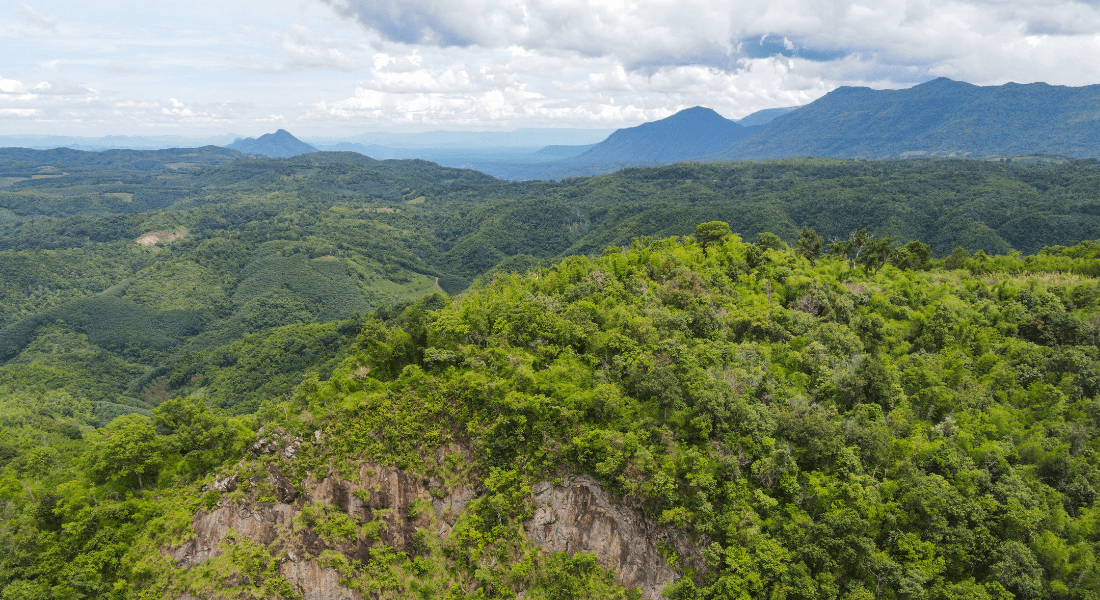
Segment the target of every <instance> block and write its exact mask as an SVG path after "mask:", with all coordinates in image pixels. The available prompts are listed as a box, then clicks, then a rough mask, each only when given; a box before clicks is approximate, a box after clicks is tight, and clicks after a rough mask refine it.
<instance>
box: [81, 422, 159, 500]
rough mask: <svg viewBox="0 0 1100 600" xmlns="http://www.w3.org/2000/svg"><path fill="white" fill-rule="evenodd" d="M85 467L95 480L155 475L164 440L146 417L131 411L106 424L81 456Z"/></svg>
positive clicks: (141, 486)
mask: <svg viewBox="0 0 1100 600" xmlns="http://www.w3.org/2000/svg"><path fill="white" fill-rule="evenodd" d="M84 461H85V466H86V467H87V469H88V472H89V474H90V475H91V476H92V479H93V480H94V481H96V482H97V483H105V482H108V483H123V484H129V482H130V481H132V479H131V478H133V479H136V480H137V484H138V488H139V489H145V484H144V482H143V480H142V476H143V475H156V473H157V471H158V470H159V469H160V466H161V465H162V464H163V463H164V443H163V441H162V440H161V438H160V437H159V436H157V431H156V428H155V427H154V426H153V421H152V419H150V418H149V417H146V416H143V415H139V414H135V413H131V414H128V415H122V416H121V417H118V418H117V419H115V420H114V421H111V424H110V425H108V426H107V427H106V428H105V429H104V430H103V431H102V432H101V433H100V435H99V438H98V439H97V440H95V442H94V445H93V447H92V448H91V449H90V450H88V452H87V453H86V454H85V455H84Z"/></svg>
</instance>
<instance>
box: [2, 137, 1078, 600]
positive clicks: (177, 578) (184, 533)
mask: <svg viewBox="0 0 1100 600" xmlns="http://www.w3.org/2000/svg"><path fill="white" fill-rule="evenodd" d="M127 160H129V159H127ZM164 160H165V161H167V160H171V161H175V160H176V158H175V157H166V158H165V159H164ZM169 164H173V165H174V164H175V162H172V163H166V162H163V161H162V162H161V163H155V162H154V163H141V168H129V167H125V166H123V165H115V166H109V167H104V166H98V165H94V164H84V165H64V164H57V165H41V164H37V163H34V162H33V161H30V160H26V159H25V157H24V161H23V163H20V164H15V163H11V164H8V165H7V166H4V167H3V168H4V169H7V170H6V171H4V173H5V177H6V179H4V180H2V185H3V187H2V188H0V248H2V249H0V272H2V274H3V279H2V280H0V283H2V287H0V548H3V549H4V550H3V552H0V598H3V599H5V600H7V599H8V598H102V597H112V596H113V597H119V598H124V597H125V598H129V597H147V598H161V597H163V598H176V597H178V596H179V595H181V594H183V593H185V592H186V593H190V594H192V595H195V596H199V597H212V596H214V595H216V594H219V593H220V594H224V595H225V596H226V597H230V596H232V597H275V596H276V595H278V596H281V597H284V598H292V597H296V596H295V594H299V593H300V592H299V591H295V590H294V589H292V586H290V584H289V583H288V581H287V579H286V578H285V577H284V576H283V575H282V574H280V573H281V571H279V568H280V567H279V565H280V564H281V562H280V561H282V560H283V559H284V558H285V552H286V548H285V547H283V546H277V545H272V546H268V547H263V546H257V545H256V544H255V543H254V542H249V541H248V540H246V539H236V541H228V542H226V544H227V545H226V546H225V547H224V548H223V553H222V554H221V555H220V556H219V557H217V558H216V559H211V561H212V562H210V563H204V564H206V565H207V567H204V568H197V567H196V568H193V569H188V568H185V567H184V566H181V564H178V563H177V562H175V561H174V560H173V559H172V558H171V557H170V552H169V551H168V550H167V549H171V548H176V547H179V546H180V544H182V543H184V542H186V541H187V540H188V539H191V537H193V536H194V535H195V533H194V531H193V530H192V525H191V523H192V515H193V514H195V513H196V511H210V510H213V509H215V507H221V506H239V507H249V506H256V505H257V504H256V503H261V504H262V503H264V502H275V501H276V500H277V499H278V498H279V497H280V496H279V494H280V493H281V492H279V493H277V490H274V491H273V490H272V489H269V488H268V487H265V486H268V485H269V483H266V482H269V479H267V478H266V477H267V475H265V473H274V472H278V473H280V474H285V477H286V478H287V479H288V481H290V482H291V483H290V485H291V488H292V489H297V490H298V491H299V492H304V491H306V489H307V487H308V483H307V482H309V481H316V480H317V478H318V477H323V476H324V474H325V473H329V474H332V476H334V477H335V476H346V474H347V472H349V471H354V470H355V469H357V468H358V467H357V465H359V464H360V462H362V461H371V462H372V464H379V465H387V466H389V467H393V468H399V469H401V470H403V472H407V473H409V474H410V476H411V477H414V478H424V479H425V480H428V479H431V478H439V479H441V480H442V481H446V482H455V481H463V482H466V484H469V485H470V486H472V489H473V488H476V489H479V490H481V491H480V492H479V495H478V496H477V498H475V499H474V500H471V503H470V504H469V505H468V508H467V510H466V511H464V512H463V513H462V514H461V516H460V517H459V520H458V521H456V522H455V523H454V529H453V531H452V532H451V534H450V535H449V537H446V539H437V538H436V537H433V536H429V535H427V534H425V535H422V536H420V537H417V538H415V539H417V540H419V541H417V542H416V544H419V545H415V546H410V547H401V548H398V547H393V546H390V545H387V542H385V541H384V540H386V539H388V538H386V536H385V535H383V534H380V533H379V530H378V528H379V521H377V520H371V519H370V518H365V517H364V518H361V517H358V516H355V515H349V514H347V513H341V512H339V511H337V512H335V513H334V512H332V509H331V507H327V508H326V506H322V505H320V504H317V505H313V504H310V505H307V506H306V507H303V508H302V511H303V512H302V513H301V519H302V521H301V523H300V524H299V525H300V526H299V525H295V528H294V529H293V531H292V532H288V533H287V535H288V536H289V535H294V536H300V535H307V530H308V532H319V533H316V534H315V535H314V537H317V536H320V537H318V538H317V539H319V540H321V541H320V542H317V543H320V544H322V546H323V548H324V550H323V551H319V554H317V556H315V557H314V558H316V559H317V560H320V561H321V562H322V563H323V564H324V565H328V566H330V567H332V568H335V569H337V571H338V572H339V573H340V575H341V581H342V582H343V583H344V585H346V586H347V587H348V588H349V589H353V590H356V591H358V592H360V593H364V594H375V595H376V596H377V597H426V598H429V597H448V595H450V597H468V596H469V597H515V596H516V595H517V594H518V593H520V592H521V591H522V592H525V593H526V596H525V597H527V598H557V597H566V596H568V595H569V594H572V595H574V596H578V597H579V596H591V597H636V594H637V592H636V591H632V590H628V589H624V588H623V586H622V585H621V583H620V582H619V580H617V579H615V576H614V574H613V573H610V572H608V571H607V570H606V569H605V568H604V567H603V566H601V565H602V564H603V563H600V562H599V561H597V560H596V558H594V557H591V556H589V555H585V554H577V555H575V556H572V557H570V556H565V555H560V554H552V553H551V554H546V553H540V552H539V551H537V549H535V548H534V547H533V546H532V542H531V541H530V540H529V539H527V538H526V537H525V536H524V535H523V523H524V521H525V519H527V518H528V517H529V516H530V514H531V511H532V506H531V496H530V490H531V486H532V485H533V484H535V483H537V482H540V481H554V480H555V479H558V478H561V477H563V476H565V475H566V474H570V473H574V474H584V475H587V476H590V477H592V478H594V479H595V480H596V481H598V482H599V483H600V484H601V485H602V486H603V487H604V488H606V489H607V490H608V491H609V492H610V493H612V494H613V495H614V496H615V497H617V498H620V499H621V500H622V501H623V502H626V503H629V504H632V505H637V506H640V507H642V508H644V510H645V512H646V513H648V514H650V515H652V516H653V519H654V521H655V523H656V524H657V525H659V526H660V527H665V528H669V529H671V530H674V531H677V532H679V534H680V535H682V536H685V538H686V539H689V540H691V542H692V543H691V544H690V547H689V549H686V550H685V549H684V548H673V547H671V546H668V547H665V548H664V552H665V558H666V559H667V561H668V562H669V564H670V565H672V566H673V567H674V568H675V569H676V570H677V572H678V573H679V574H680V575H681V578H680V580H679V582H678V583H676V584H674V585H673V586H672V587H671V588H669V590H668V594H669V595H670V596H671V597H674V598H685V599H686V598H759V597H769V598H791V599H795V598H852V599H855V598H899V599H900V598H928V599H948V598H1011V597H1016V598H1081V599H1085V598H1096V597H1098V595H1100V573H1098V572H1097V563H1096V554H1095V552H1096V551H1095V544H1096V543H1097V542H1100V528H1098V526H1097V523H1098V522H1100V521H1098V520H1097V516H1098V515H1100V513H1097V512H1096V511H1097V510H1100V509H1098V508H1097V507H1096V506H1095V503H1096V489H1098V487H1100V465H1098V464H1097V459H1096V457H1095V456H1096V450H1097V447H1096V446H1097V443H1098V442H1097V432H1098V431H1100V429H1098V428H1100V396H1098V394H1100V375H1098V374H1100V370H1098V367H1100V350H1098V349H1097V344H1098V340H1100V285H1098V284H1097V280H1096V277H1097V275H1098V274H1100V244H1098V243H1097V242H1094V241H1088V240H1096V239H1100V220H1098V219H1100V198H1097V196H1096V194H1097V191H1096V190H1100V186H1098V185H1097V183H1098V182H1097V176H1098V174H1100V170H1098V169H1097V164H1096V163H1095V162H1094V161H1068V162H1067V161H1058V160H1045V159H1033V160H1021V161H1018V162H1013V163H1005V162H978V161H958V160H922V161H898V162H856V161H834V160H792V161H778V162H769V163H707V164H701V163H683V164H677V165H672V166H668V167H660V168H644V169H629V170H625V171H622V172H620V173H616V174H613V175H607V176H601V177H595V178H588V179H573V180H566V181H563V182H557V183H554V182H527V183H505V182H501V181H498V180H495V179H492V178H490V177H487V176H484V175H482V174H480V173H476V172H472V171H463V170H456V169H444V168H441V167H438V166H436V165H433V164H431V163H426V162H422V161H373V160H371V159H367V158H364V157H360V156H356V155H352V154H346V155H345V154H337V153H324V154H314V155H305V156H301V157H297V158H294V159H283V160H274V159H273V160H239V161H235V162H231V163H228V164H224V165H220V166H211V167H205V168H193V167H179V166H178V165H176V166H167V165H169ZM35 175H48V176H40V177H38V178H35ZM734 232H737V233H739V234H740V235H737V234H735V233H734ZM272 431H279V432H281V433H280V435H285V436H287V439H298V440H299V441H298V442H297V443H296V444H297V445H296V446H295V448H297V449H298V450H295V452H294V453H288V452H283V451H280V452H277V453H273V454H271V453H265V452H262V451H257V450H256V448H257V447H262V444H259V445H257V443H258V441H260V442H262V441H263V440H264V439H266V438H265V437H264V436H265V435H271V434H270V432H272ZM264 432H268V433H266V434H265V433H264ZM231 474H235V475H234V476H235V477H237V478H238V479H237V480H239V481H240V482H241V484H240V485H238V486H236V488H235V489H234V490H231V491H225V492H222V491H218V488H214V487H212V486H213V482H214V481H215V479H217V480H219V481H224V478H225V477H228V476H230V475H231ZM311 478H312V479H311ZM448 485H450V484H448ZM456 485H457V484H456ZM226 489H227V490H228V488H226ZM407 510H409V511H411V512H409V513H408V514H409V515H410V516H409V519H413V518H414V517H413V516H412V515H413V512H416V514H422V512H423V510H427V509H424V508H423V507H420V508H416V509H415V510H414V509H413V508H411V507H407ZM311 511H312V512H311ZM296 523H298V522H297V521H296ZM372 523H373V525H372ZM418 535H419V534H418ZM311 539H312V538H311ZM410 543H411V542H410ZM351 546H355V547H356V548H361V549H364V550H363V552H361V553H358V554H357V553H354V552H350V551H348V550H347V549H348V548H350V547H351ZM280 548H282V549H280ZM692 549H694V550H692ZM280 552H282V553H283V554H280ZM223 590H229V591H223Z"/></svg>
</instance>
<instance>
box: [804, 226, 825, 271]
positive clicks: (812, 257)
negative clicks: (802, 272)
mask: <svg viewBox="0 0 1100 600" xmlns="http://www.w3.org/2000/svg"><path fill="white" fill-rule="evenodd" d="M824 243H825V240H824V239H822V237H821V236H820V235H818V234H817V232H816V231H814V230H813V229H810V228H809V227H803V228H802V231H801V232H799V234H798V255H799V256H804V257H806V258H807V259H808V260H809V261H810V264H811V265H813V266H816V265H817V262H816V260H817V257H818V256H820V255H821V246H822V245H823V244H824Z"/></svg>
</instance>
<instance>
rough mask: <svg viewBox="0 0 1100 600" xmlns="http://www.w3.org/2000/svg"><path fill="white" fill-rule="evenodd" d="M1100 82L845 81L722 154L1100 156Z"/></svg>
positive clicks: (724, 156) (764, 156)
mask: <svg viewBox="0 0 1100 600" xmlns="http://www.w3.org/2000/svg"><path fill="white" fill-rule="evenodd" d="M1098 139H1100V86H1097V85H1092V86H1084V87H1065V86H1052V85H1047V84H1045V83H1032V84H1027V85H1020V84H1015V83H1008V84H1005V85H1001V86H987V87H979V86H974V85H971V84H968V83H964V82H960V81H952V80H950V79H946V78H940V79H935V80H933V81H929V82H927V83H923V84H920V85H917V86H914V87H912V88H908V89H903V90H872V89H869V88H858V87H841V88H838V89H836V90H834V91H832V92H830V93H828V94H826V95H825V96H823V97H822V98H819V99H818V100H816V101H814V102H811V103H810V104H807V105H806V106H803V107H801V108H799V109H798V110H796V111H793V112H791V113H789V114H786V115H783V116H782V117H780V118H778V119H776V120H774V121H772V122H771V123H768V124H767V125H764V126H763V127H761V128H760V129H759V130H758V131H757V132H756V133H754V134H753V136H752V137H750V138H748V139H746V140H744V141H742V142H740V143H738V144H736V145H734V146H733V147H731V148H729V149H728V150H725V151H723V152H719V153H716V154H715V155H714V158H717V159H720V160H745V159H753V160H761V159H772V158H787V157H796V156H827V157H836V158H897V157H904V156H921V155H940V156H943V155H950V156H991V155H1000V156H1017V155H1027V154H1039V153H1047V154H1060V155H1065V156H1072V157H1079V158H1085V157H1097V156H1100V143H1098V142H1097V140H1098Z"/></svg>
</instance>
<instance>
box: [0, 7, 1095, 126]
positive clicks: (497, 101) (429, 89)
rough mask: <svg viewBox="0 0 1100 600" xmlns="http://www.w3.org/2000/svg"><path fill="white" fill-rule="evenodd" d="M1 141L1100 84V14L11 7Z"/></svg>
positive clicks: (562, 115)
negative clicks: (933, 82) (867, 90)
mask: <svg viewBox="0 0 1100 600" xmlns="http://www.w3.org/2000/svg"><path fill="white" fill-rule="evenodd" d="M0 45H2V48H3V52H4V55H5V57H6V60H5V62H4V64H3V65H0V136H11V135H18V134H41V135H58V136H82V137H100V136H105V135H130V136H164V135H179V136H183V137H191V138H201V137H215V136H219V135H224V134H227V133H234V134H237V135H239V136H242V137H256V136H258V135H262V134H263V133H270V132H272V131H275V130H277V129H279V128H284V129H287V130H288V131H291V132H292V133H293V134H294V135H296V136H298V137H301V138H329V139H346V138H347V137H349V136H355V135H360V134H363V133H366V132H375V131H390V132H395V133H396V132H422V131H433V130H444V131H447V130H449V131H502V130H514V129H533V128H567V129H589V128H595V129H616V128H620V127H629V126H633V125H638V124H640V123H643V122H646V121H653V120H656V119H660V118H663V117H667V116H669V115H671V114H673V113H675V112H676V111H678V110H681V109H683V108H688V107H691V106H707V107H710V108H712V109H714V110H715V111H717V112H718V113H719V114H722V115H723V116H725V117H727V118H730V119H739V118H742V117H744V116H746V115H749V114H751V113H753V112H756V111H758V110H761V109H767V108H777V107H785V106H796V105H804V104H807V103H809V102H812V101H813V100H816V99H817V98H820V97H821V96H823V95H824V94H826V93H828V92H829V91H831V90H833V89H836V88H837V87H839V86H842V85H860V86H868V87H872V88H876V89H899V88H906V87H910V86H912V85H915V84H919V83H922V82H925V81H928V80H930V79H934V78H936V77H941V76H945V77H950V78H952V79H956V80H959V81H966V82H968V83H972V84H975V85H997V84H1002V83H1006V82H1009V81H1014V82H1018V83H1033V82H1039V81H1042V82H1046V83H1050V84H1055V85H1071V86H1081V85H1090V84H1095V83H1097V82H1100V63H1098V62H1097V61H1095V60H1094V59H1093V57H1094V56H1097V55H1100V5H1095V4H1091V3H1082V2H1076V1H1072V0H1055V1H1054V2H1052V3H1046V4H1044V5H1042V6H1039V5H1031V4H1028V3H1010V2H988V1H985V0H919V1H918V0H902V1H898V2H892V3H881V4H876V5H868V6H864V5H862V4H859V3H856V2H851V1H845V2H841V3H830V4H828V5H823V4H821V3H816V2H811V1H810V0H786V1H781V2H774V1H768V2H764V1H763V0H742V1H729V2H712V1H704V0H681V1H677V2H672V1H667V0H660V1H650V2H637V3H631V2H620V1H595V0H592V1H581V0H559V1H553V2H552V1H547V0H510V1H506V2H490V1H489V0H458V1H456V2H449V3H439V2H436V1H435V0H401V1H399V0H378V1H375V0H371V1H367V0H294V1H290V0H274V1H272V2H265V3H262V4H261V3H258V2H249V1H246V0H230V1H228V2H227V1H224V0H222V1H220V2H213V1H211V0H195V2H192V3H189V4H188V5H186V6H184V5H174V4H163V5H159V4H158V5H149V4H147V3H141V2H137V1H136V0H114V1H110V2H106V3H97V4H87V3H80V2H75V1H73V0H17V1H15V2H6V3H4V5H3V8H0Z"/></svg>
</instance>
